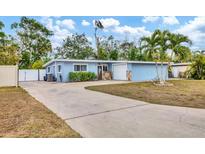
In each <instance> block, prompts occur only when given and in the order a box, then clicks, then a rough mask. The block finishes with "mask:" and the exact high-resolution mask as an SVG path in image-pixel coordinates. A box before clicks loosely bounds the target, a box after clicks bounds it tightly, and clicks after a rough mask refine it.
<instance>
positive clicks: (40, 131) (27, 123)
mask: <svg viewBox="0 0 205 154" xmlns="http://www.w3.org/2000/svg"><path fill="white" fill-rule="evenodd" d="M0 137H80V135H79V134H78V133H76V132H75V131H74V130H72V129H71V128H70V127H69V126H68V125H67V124H66V123H65V122H64V121H63V120H62V119H60V118H59V117H57V116H56V115H55V114H54V113H53V112H51V111H50V110H48V109H47V108H46V107H45V106H44V105H42V104H41V103H39V102H38V101H37V100H35V99H34V98H33V97H31V96H30V95H29V94H28V93H27V92H26V91H24V90H23V89H21V88H15V87H10V88H0Z"/></svg>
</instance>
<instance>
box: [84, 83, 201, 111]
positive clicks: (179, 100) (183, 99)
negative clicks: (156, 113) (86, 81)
mask: <svg viewBox="0 0 205 154" xmlns="http://www.w3.org/2000/svg"><path fill="white" fill-rule="evenodd" d="M169 82H171V83H173V84H174V86H171V87H159V86H155V85H153V83H151V82H143V83H128V84H115V85H102V86H91V87H87V88H86V89H89V90H94V91H100V92H104V93H108V94H112V95H117V96H122V97H127V98H132V99H136V100H141V101H146V102H150V103H155V104H163V105H174V106H184V107H194V108H205V80H201V81H199V80H198V81H197V80H175V81H169Z"/></svg>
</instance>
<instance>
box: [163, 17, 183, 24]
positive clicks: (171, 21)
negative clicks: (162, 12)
mask: <svg viewBox="0 0 205 154" xmlns="http://www.w3.org/2000/svg"><path fill="white" fill-rule="evenodd" d="M162 19H163V23H164V24H167V25H176V24H179V20H178V19H177V18H176V17H175V16H166V17H162Z"/></svg>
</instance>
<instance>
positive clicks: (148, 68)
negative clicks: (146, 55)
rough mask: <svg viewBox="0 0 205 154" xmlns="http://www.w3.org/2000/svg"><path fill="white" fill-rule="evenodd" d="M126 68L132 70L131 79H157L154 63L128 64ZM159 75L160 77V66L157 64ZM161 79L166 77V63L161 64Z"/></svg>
mask: <svg viewBox="0 0 205 154" xmlns="http://www.w3.org/2000/svg"><path fill="white" fill-rule="evenodd" d="M128 69H130V70H131V71H132V81H150V80H155V79H157V72H156V67H155V65H154V64H129V65H128ZM158 71H159V77H160V78H161V66H160V65H158ZM162 72H163V77H162V78H163V79H166V80H167V79H168V70H167V65H163V69H162Z"/></svg>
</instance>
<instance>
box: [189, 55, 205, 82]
mask: <svg viewBox="0 0 205 154" xmlns="http://www.w3.org/2000/svg"><path fill="white" fill-rule="evenodd" d="M186 73H187V74H188V76H189V78H193V79H199V80H204V79H205V55H196V56H195V57H194V59H193V62H192V65H191V67H190V69H189V70H188V71H187V72H186Z"/></svg>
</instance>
